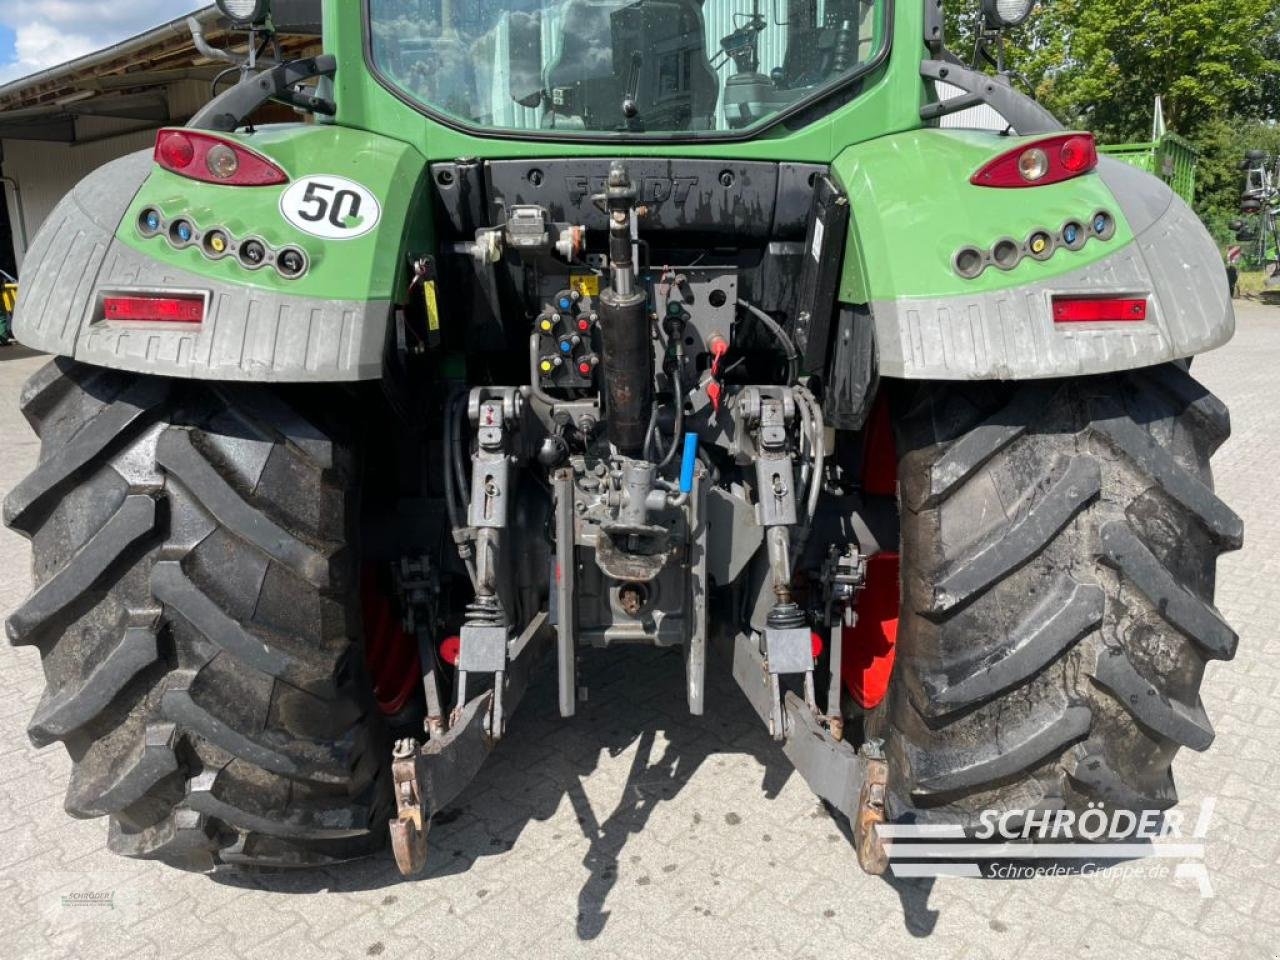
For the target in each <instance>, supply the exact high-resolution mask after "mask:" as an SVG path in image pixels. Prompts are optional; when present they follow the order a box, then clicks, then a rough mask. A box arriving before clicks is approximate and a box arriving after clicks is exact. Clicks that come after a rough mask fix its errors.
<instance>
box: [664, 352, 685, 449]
mask: <svg viewBox="0 0 1280 960" xmlns="http://www.w3.org/2000/svg"><path fill="white" fill-rule="evenodd" d="M671 382H672V387H673V390H674V393H675V405H676V424H675V433H674V434H673V435H672V437H671V449H670V450H668V451H667V455H666V456H665V457H663V458H662V462H661V463H659V464H658V469H659V470H664V469H666V468H667V467H668V466H670V464H671V461H672V460H674V459H675V458H676V453H677V451H679V450H680V444H681V437H680V435H681V434H682V433H684V384H683V383H682V382H681V381H680V361H679V359H677V360H676V364H675V367H674V368H673V369H672V371H671Z"/></svg>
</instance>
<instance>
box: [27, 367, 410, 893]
mask: <svg viewBox="0 0 1280 960" xmlns="http://www.w3.org/2000/svg"><path fill="white" fill-rule="evenodd" d="M314 396H315V394H314V393H311V394H307V393H304V392H302V391H293V392H290V391H287V390H284V389H268V388H265V387H256V386H239V385H235V386H232V385H220V384H208V383H194V382H183V381H176V380H167V379H162V378H158V377H147V376H137V375H132V374H126V373H121V372H117V371H111V370H104V369H99V368H95V367H89V366H86V365H83V364H77V363H74V362H72V361H70V360H66V359H59V360H55V361H54V362H53V363H51V364H49V365H48V366H47V367H45V368H44V369H43V370H41V371H40V372H39V373H37V374H36V375H35V377H34V378H32V380H31V381H30V382H29V383H28V384H27V385H26V388H25V389H24V391H23V396H22V410H23V413H24V415H25V416H26V417H27V419H28V421H29V422H30V423H31V425H32V427H33V428H34V429H35V430H36V432H37V433H38V434H39V436H40V438H41V441H42V452H41V456H40V463H39V466H38V467H37V468H36V470H35V471H34V472H33V473H32V474H30V475H29V476H28V477H27V478H26V479H25V480H24V481H23V482H22V483H20V484H19V485H18V486H17V487H16V488H15V489H14V491H13V492H12V493H11V494H10V495H9V497H8V499H7V500H6V502H5V507H4V519H5V522H6V523H7V524H8V525H9V526H11V527H13V528H14V529H15V530H18V531H19V532H21V533H23V534H24V535H26V536H28V537H30V538H31V541H32V548H33V556H34V580H35V591H34V592H33V594H32V595H31V597H30V598H28V600H27V601H26V602H25V603H24V604H23V606H22V607H20V608H19V609H18V610H17V611H16V612H15V613H14V614H13V615H12V617H10V619H9V621H8V624H7V627H8V632H9V637H10V640H11V641H12V642H13V643H14V644H16V645H31V646H35V647H37V648H38V649H39V650H40V653H41V656H42V659H43V664H44V672H45V677H46V680H47V684H48V685H47V688H46V690H45V694H44V697H43V698H42V700H41V701H40V704H39V706H38V707H37V709H36V713H35V716H34V717H33V718H32V720H31V724H30V726H29V727H28V732H29V735H30V737H31V740H32V742H34V743H35V744H36V745H38V746H43V745H45V744H48V743H51V742H53V741H55V740H60V741H62V742H63V743H64V744H65V746H66V749H67V751H68V753H69V754H70V755H71V759H72V762H73V766H72V773H71V783H70V786H69V788H68V791H67V796H66V809H67V811H68V812H69V813H70V814H72V815H73V816H76V817H85V818H87V817H98V816H104V815H105V816H108V817H110V829H109V841H108V842H109V846H110V848H111V849H112V850H113V851H115V852H116V853H119V854H124V855H126V856H132V857H142V858H151V859H159V860H163V861H166V862H168V863H170V864H173V865H175V866H180V867H184V868H191V869H208V868H211V867H214V866H216V865H218V864H222V863H235V864H252V865H266V866H310V865H317V864H325V863H332V862H337V861H342V860H347V859H351V858H354V857H358V856H362V855H365V854H368V853H370V852H372V851H373V850H375V849H377V848H378V847H380V846H381V845H382V843H383V840H384V838H385V834H386V819H387V817H388V816H389V815H390V809H391V799H390V790H389V784H388V777H387V772H388V763H389V760H388V758H389V746H388V744H387V743H386V739H385V733H384V732H383V728H382V724H381V721H380V718H379V717H378V716H377V714H376V711H375V710H374V709H372V706H371V704H372V700H371V695H370V688H369V683H368V680H367V677H366V673H365V667H364V663H363V657H362V651H361V643H360V641H359V640H358V637H359V635H360V628H359V614H360V607H359V600H358V580H357V578H356V576H355V561H356V557H354V556H353V555H352V553H353V548H354V546H355V540H354V530H355V524H356V522H357V520H358V517H359V513H358V508H359V504H358V499H357V497H356V495H355V490H356V487H357V481H358V475H357V467H358V464H357V462H356V460H355V456H354V451H353V449H352V446H351V445H350V444H349V443H347V442H344V441H343V440H342V439H340V438H339V436H338V435H337V434H336V433H335V432H333V431H330V430H326V429H323V428H322V427H320V426H318V425H317V423H316V422H314V421H313V420H311V419H308V418H307V417H306V416H304V414H303V413H302V412H301V409H302V407H304V406H306V400H307V398H308V397H314ZM353 638H357V639H353Z"/></svg>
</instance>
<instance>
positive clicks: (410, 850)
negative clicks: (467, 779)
mask: <svg viewBox="0 0 1280 960" xmlns="http://www.w3.org/2000/svg"><path fill="white" fill-rule="evenodd" d="M417 755H418V741H417V740H414V739H413V738H412V737H410V738H408V739H405V740H399V741H397V742H396V745H395V749H394V750H393V751H392V753H391V760H392V762H391V778H392V782H393V783H394V784H395V791H396V819H394V820H392V821H391V823H390V824H389V826H390V829H391V849H392V851H393V852H394V853H395V857H396V866H397V867H399V868H400V873H401V874H402V875H403V876H406V877H412V876H416V875H417V874H419V873H421V872H422V868H423V867H425V866H426V864H427V830H428V829H429V825H430V820H429V819H428V817H427V815H426V812H425V811H424V809H423V803H422V794H421V792H420V791H419V787H418V764H417Z"/></svg>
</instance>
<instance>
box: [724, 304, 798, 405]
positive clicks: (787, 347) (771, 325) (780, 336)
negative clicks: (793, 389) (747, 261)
mask: <svg viewBox="0 0 1280 960" xmlns="http://www.w3.org/2000/svg"><path fill="white" fill-rule="evenodd" d="M738 306H740V307H741V308H742V309H743V310H746V311H747V313H749V314H751V315H752V316H753V317H755V318H756V319H757V320H759V321H760V322H761V323H763V324H764V325H765V327H766V328H767V329H768V331H769V332H770V333H771V334H773V338H774V339H775V340H777V341H778V343H780V344H781V345H782V349H783V351H784V352H785V353H786V355H787V386H790V385H791V384H793V383H795V382H796V381H797V380H798V379H799V378H800V353H799V351H797V350H796V345H795V343H793V342H792V340H791V338H790V337H789V336H787V332H786V331H785V330H783V329H782V327H781V326H780V325H779V324H778V321H777V320H775V319H773V317H771V316H769V315H768V314H767V313H765V312H764V311H763V310H761V309H760V308H759V307H757V306H756V305H755V304H753V303H748V302H747V301H746V300H739V301H738Z"/></svg>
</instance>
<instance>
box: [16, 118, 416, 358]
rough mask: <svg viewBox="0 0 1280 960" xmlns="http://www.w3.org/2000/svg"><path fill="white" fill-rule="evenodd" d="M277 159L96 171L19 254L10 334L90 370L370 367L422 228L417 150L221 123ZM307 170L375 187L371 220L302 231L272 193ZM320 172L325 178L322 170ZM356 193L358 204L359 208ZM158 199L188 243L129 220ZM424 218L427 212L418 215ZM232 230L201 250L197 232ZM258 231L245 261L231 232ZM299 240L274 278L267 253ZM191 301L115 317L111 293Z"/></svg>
mask: <svg viewBox="0 0 1280 960" xmlns="http://www.w3.org/2000/svg"><path fill="white" fill-rule="evenodd" d="M222 136H225V137H226V138H228V139H231V140H235V141H238V142H243V143H244V144H245V146H247V147H249V148H251V149H253V150H254V151H256V152H258V153H260V154H261V155H263V156H265V157H266V158H267V159H269V160H271V161H272V162H275V163H277V164H278V165H279V166H280V167H281V168H282V169H283V170H284V171H285V172H286V174H287V175H288V178H289V182H288V183H286V184H283V185H277V186H268V187H236V186H227V185H222V184H212V183H205V182H200V181H196V180H192V179H188V178H185V177H180V176H178V175H177V174H174V173H171V172H169V171H167V170H164V169H161V168H160V167H159V166H157V165H156V164H155V162H154V161H153V158H152V151H150V150H148V151H144V152H140V153H136V154H133V155H130V156H127V157H124V158H122V159H120V160H116V161H114V162H112V163H109V164H107V165H105V166H103V167H101V168H99V169H98V170H97V171H95V172H94V173H92V174H90V175H89V176H88V177H86V178H85V179H84V180H82V181H81V182H80V183H79V184H78V185H77V186H76V187H75V188H74V189H72V191H71V192H70V193H69V194H68V195H67V196H66V197H64V198H63V200H62V201H61V202H60V203H59V204H58V206H57V207H56V208H55V209H54V211H53V213H51V214H50V216H49V218H48V219H47V220H46V221H45V224H44V225H43V226H42V227H41V229H40V231H39V233H38V234H37V236H36V238H35V241H34V242H33V244H32V246H31V249H30V251H29V252H28V254H27V257H26V260H25V263H24V270H23V284H22V287H21V291H20V294H19V300H18V305H17V310H16V314H15V319H14V331H15V335H16V336H17V338H18V339H19V340H20V341H21V342H22V343H24V344H26V345H27V346H29V347H32V348H34V349H37V350H42V351H44V352H46V353H50V354H55V355H61V356H67V357H73V358H74V359H76V360H79V361H82V362H85V363H90V364H94V365H97V366H102V367H110V368H114V369H119V370H129V371H134V372H138V373H150V374H156V375H159V376H168V377H184V378H191V379H201V380H225V381H247V380H252V381H257V382H271V383H317V382H345V381H355V380H368V379H378V378H380V377H381V376H382V372H383V356H384V352H385V349H386V345H387V342H388V335H389V324H390V320H391V317H392V305H393V303H395V302H397V300H398V299H401V298H402V297H403V293H404V290H405V288H406V286H407V283H408V281H407V276H406V275H407V270H408V265H407V258H406V257H405V256H404V253H405V250H406V244H412V245H413V249H415V250H417V251H425V250H427V249H429V247H428V246H427V238H426V237H425V236H423V237H418V236H416V235H415V231H418V232H420V231H421V230H423V229H424V228H422V227H420V226H415V225H412V224H410V223H409V212H410V211H411V210H412V209H414V204H415V203H416V202H418V201H419V200H420V198H421V192H422V190H423V189H425V172H426V166H425V161H424V160H423V159H422V157H421V155H420V154H418V153H417V151H416V150H414V149H413V148H411V147H408V146H407V145H405V144H403V143H400V142H399V141H394V140H390V139H388V138H384V137H379V136H376V135H373V134H369V133H366V132H363V131H356V130H347V129H344V128H339V127H333V126H318V125H312V126H303V125H297V124H290V125H281V126H279V127H262V128H259V130H258V131H256V132H255V133H253V134H246V133H238V134H225V135H222ZM316 176H321V177H325V178H330V179H331V180H332V178H340V179H341V180H342V181H350V182H354V183H358V184H359V185H360V186H361V187H363V188H365V191H367V193H366V194H365V196H366V197H368V198H371V199H372V198H376V205H377V210H376V219H375V220H373V223H372V226H371V227H369V229H367V230H363V232H360V231H358V230H354V229H353V230H352V231H351V232H352V233H358V234H359V235H358V236H354V237H352V238H350V239H346V238H342V239H331V238H324V237H319V236H314V235H310V234H307V233H305V232H303V231H302V230H301V229H299V227H298V226H297V225H296V223H295V222H294V221H296V220H297V218H296V217H295V218H293V220H290V219H289V218H288V217H286V216H285V213H284V207H285V192H286V191H287V190H288V189H290V187H293V186H296V185H299V184H302V183H309V182H310V179H311V178H313V177H316ZM332 182H338V181H336V180H334V181H332ZM373 206H374V203H373V202H369V203H367V204H366V209H365V211H364V213H365V215H366V216H370V217H372V216H373V215H374V214H372V213H371V212H370V208H372V207H373ZM150 209H156V210H159V211H160V212H161V213H162V215H163V217H164V223H165V224H175V223H177V222H178V221H179V220H186V221H188V222H189V223H191V224H192V225H193V226H194V228H195V231H196V234H195V240H194V242H192V243H189V244H186V245H180V244H175V243H173V242H171V241H170V239H169V237H168V236H167V234H165V233H164V232H163V231H162V232H161V233H160V234H158V235H152V236H147V235H146V234H145V232H144V231H141V230H140V229H139V219H140V217H142V216H144V215H145V212H146V211H147V210H150ZM419 219H426V218H419ZM213 230H218V231H222V232H224V233H225V234H226V236H227V237H229V238H230V241H231V247H230V251H229V252H228V254H226V255H224V256H220V257H218V256H211V255H209V254H208V252H207V251H206V250H205V249H204V247H203V245H202V242H201V238H202V237H203V236H205V235H206V234H207V233H208V232H210V231H213ZM255 238H256V239H259V240H261V241H262V242H263V243H265V245H266V248H267V250H268V251H269V258H268V262H267V263H266V264H265V265H263V266H260V267H258V268H257V269H249V268H246V267H245V265H244V263H243V262H241V261H240V260H239V259H238V258H237V256H236V255H235V254H236V251H237V250H238V248H239V244H240V243H241V242H243V241H246V240H250V239H255ZM290 247H292V248H296V249H299V250H302V251H303V252H304V253H305V255H306V258H307V270H306V272H305V274H304V275H303V276H301V277H298V278H294V279H286V278H285V277H283V276H281V274H280V273H279V272H277V270H276V269H275V268H274V266H273V264H274V258H275V256H276V254H277V253H278V252H280V251H282V250H285V249H286V248H290ZM166 292H171V293H177V294H184V295H195V296H200V297H203V298H204V301H205V313H204V320H203V322H202V323H199V324H176V323H175V324H163V323H154V322H146V323H139V322H133V323H115V322H108V321H107V320H106V319H105V316H104V307H103V300H104V297H106V296H109V295H111V294H140V295H144V296H145V295H161V296H163V295H164V294H165V293H166Z"/></svg>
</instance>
